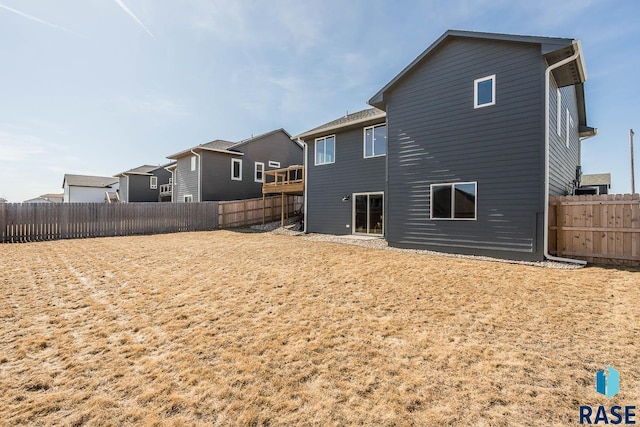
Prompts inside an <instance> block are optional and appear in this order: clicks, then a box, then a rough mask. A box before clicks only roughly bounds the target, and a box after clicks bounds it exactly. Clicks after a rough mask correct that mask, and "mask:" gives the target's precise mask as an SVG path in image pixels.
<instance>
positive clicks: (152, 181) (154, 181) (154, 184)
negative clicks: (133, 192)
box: [149, 176, 158, 190]
mask: <svg viewBox="0 0 640 427" xmlns="http://www.w3.org/2000/svg"><path fill="white" fill-rule="evenodd" d="M149 188H150V189H151V190H157V189H158V177H157V176H150V177H149Z"/></svg>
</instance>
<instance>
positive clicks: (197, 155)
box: [189, 149, 202, 202]
mask: <svg viewBox="0 0 640 427" xmlns="http://www.w3.org/2000/svg"><path fill="white" fill-rule="evenodd" d="M189 151H191V154H193V155H194V156H196V157H197V158H198V202H201V201H202V188H201V185H200V184H201V181H202V159H201V158H200V154H198V153H196V152H195V151H193V149H191V150H189Z"/></svg>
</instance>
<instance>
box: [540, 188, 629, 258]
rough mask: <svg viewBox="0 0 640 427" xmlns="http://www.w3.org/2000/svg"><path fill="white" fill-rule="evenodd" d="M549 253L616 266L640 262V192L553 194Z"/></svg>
mask: <svg viewBox="0 0 640 427" xmlns="http://www.w3.org/2000/svg"><path fill="white" fill-rule="evenodd" d="M549 252H550V253H551V254H554V255H557V256H566V257H570V258H579V259H584V260H586V261H589V262H594V263H600V264H616V265H636V266H637V265H640V195H638V194H633V195H632V194H624V195H623V194H615V195H614V194H609V195H601V196H564V197H552V198H551V199H550V206H549Z"/></svg>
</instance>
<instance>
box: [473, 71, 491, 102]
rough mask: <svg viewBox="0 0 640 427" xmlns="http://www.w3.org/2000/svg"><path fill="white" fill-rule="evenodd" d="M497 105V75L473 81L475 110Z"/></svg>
mask: <svg viewBox="0 0 640 427" xmlns="http://www.w3.org/2000/svg"><path fill="white" fill-rule="evenodd" d="M495 103H496V75H495V74H494V75H492V76H488V77H483V78H481V79H476V80H474V81H473V108H481V107H488V106H490V105H494V104H495Z"/></svg>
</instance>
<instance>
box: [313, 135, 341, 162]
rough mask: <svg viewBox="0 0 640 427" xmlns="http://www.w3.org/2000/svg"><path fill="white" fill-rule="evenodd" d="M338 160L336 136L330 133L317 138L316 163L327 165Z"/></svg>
mask: <svg viewBox="0 0 640 427" xmlns="http://www.w3.org/2000/svg"><path fill="white" fill-rule="evenodd" d="M335 161H336V136H335V135H329V136H325V137H322V138H316V151H315V161H314V164H315V165H316V166H318V165H327V164H330V163H335Z"/></svg>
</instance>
